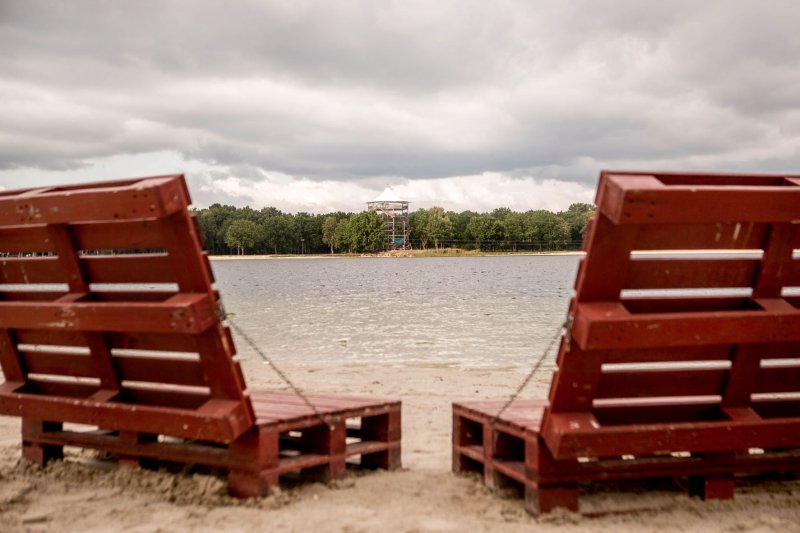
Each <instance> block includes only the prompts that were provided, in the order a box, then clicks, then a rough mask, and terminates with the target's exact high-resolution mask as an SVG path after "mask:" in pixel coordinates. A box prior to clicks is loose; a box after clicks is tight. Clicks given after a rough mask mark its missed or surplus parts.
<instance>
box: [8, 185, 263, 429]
mask: <svg viewBox="0 0 800 533" xmlns="http://www.w3.org/2000/svg"><path fill="white" fill-rule="evenodd" d="M189 203H190V199H189V193H188V189H187V187H186V183H185V181H184V178H183V176H182V175H173V176H158V177H151V178H139V179H131V180H125V181H115V182H105V183H93V184H85V185H74V186H66V187H51V188H42V189H29V190H17V191H2V192H0V364H2V369H3V373H4V375H5V379H6V383H4V384H3V385H2V388H0V412H2V413H3V414H11V415H18V416H23V417H26V418H31V419H36V420H47V421H54V422H78V423H85V424H94V425H97V426H100V427H103V428H109V429H117V430H130V431H140V432H146V433H153V434H166V435H174V436H181V437H188V438H198V439H204V440H212V441H221V442H227V441H229V440H231V439H233V438H235V437H236V436H238V435H240V434H241V433H242V432H244V431H245V430H247V429H248V428H249V427H250V426H251V425H252V424H253V420H254V419H253V414H252V407H251V406H250V403H249V400H248V399H247V398H246V397H245V395H244V387H245V385H244V379H243V376H242V374H241V371H240V369H239V365H238V363H236V362H235V361H234V360H233V355H234V353H235V351H234V350H235V349H234V345H233V342H232V339H231V336H230V333H229V331H228V330H227V328H225V327H223V326H222V324H221V321H220V317H219V313H218V295H217V294H216V293H215V291H214V290H213V289H212V286H211V283H212V281H213V280H212V274H211V269H210V266H209V263H208V259H207V257H206V256H205V255H204V254H203V253H202V249H201V243H200V235H199V232H198V228H197V225H196V222H195V220H194V218H193V217H192V216H191V215H190V214H189V212H188V205H189Z"/></svg>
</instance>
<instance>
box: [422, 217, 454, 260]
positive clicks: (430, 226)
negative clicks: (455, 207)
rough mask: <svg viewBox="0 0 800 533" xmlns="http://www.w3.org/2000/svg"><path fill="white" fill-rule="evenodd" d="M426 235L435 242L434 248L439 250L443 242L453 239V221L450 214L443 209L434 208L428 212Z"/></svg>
mask: <svg viewBox="0 0 800 533" xmlns="http://www.w3.org/2000/svg"><path fill="white" fill-rule="evenodd" d="M426 233H427V234H428V237H429V238H430V239H431V240H433V245H434V247H435V248H436V249H437V250H438V249H439V244H440V243H441V242H442V241H445V240H449V239H452V238H453V221H452V220H451V219H450V214H449V213H447V212H446V211H445V210H444V209H442V208H441V207H432V208H431V209H430V211H428V223H427V225H426Z"/></svg>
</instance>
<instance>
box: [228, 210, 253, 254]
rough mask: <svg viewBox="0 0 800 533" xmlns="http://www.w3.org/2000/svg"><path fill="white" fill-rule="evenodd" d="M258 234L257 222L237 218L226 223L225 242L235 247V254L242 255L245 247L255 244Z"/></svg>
mask: <svg viewBox="0 0 800 533" xmlns="http://www.w3.org/2000/svg"><path fill="white" fill-rule="evenodd" d="M258 235H259V228H258V224H256V223H255V222H253V221H252V220H247V219H244V218H237V219H235V220H233V221H232V222H231V223H230V224H229V225H228V229H227V231H226V232H225V244H227V245H228V246H229V247H231V248H235V249H236V252H237V255H242V254H244V251H245V249H246V248H252V247H253V246H255V245H256V241H257V240H258Z"/></svg>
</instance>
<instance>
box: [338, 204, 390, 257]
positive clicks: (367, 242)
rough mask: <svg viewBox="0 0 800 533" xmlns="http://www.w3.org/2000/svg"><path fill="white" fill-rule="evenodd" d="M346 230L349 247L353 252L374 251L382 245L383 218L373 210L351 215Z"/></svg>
mask: <svg viewBox="0 0 800 533" xmlns="http://www.w3.org/2000/svg"><path fill="white" fill-rule="evenodd" d="M347 230H348V231H347V233H348V239H349V241H350V249H351V250H352V251H354V252H374V251H376V250H380V249H382V248H383V246H384V233H383V220H382V219H381V217H380V215H378V213H376V212H375V211H362V212H361V213H358V214H357V215H353V217H351V218H350V220H349V221H348V224H347Z"/></svg>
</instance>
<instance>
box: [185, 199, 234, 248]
mask: <svg viewBox="0 0 800 533" xmlns="http://www.w3.org/2000/svg"><path fill="white" fill-rule="evenodd" d="M236 212H237V209H236V208H235V207H233V206H232V205H220V204H212V205H211V206H210V207H208V208H207V209H202V210H200V211H195V212H194V214H195V215H196V216H197V223H198V225H199V226H200V232H201V233H202V235H203V246H204V248H205V249H206V250H208V251H209V252H211V253H212V254H222V253H226V252H227V251H228V247H227V243H226V242H225V234H226V231H227V229H228V225H229V224H230V223H231V221H232V220H233V219H234V218H235V217H236Z"/></svg>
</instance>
